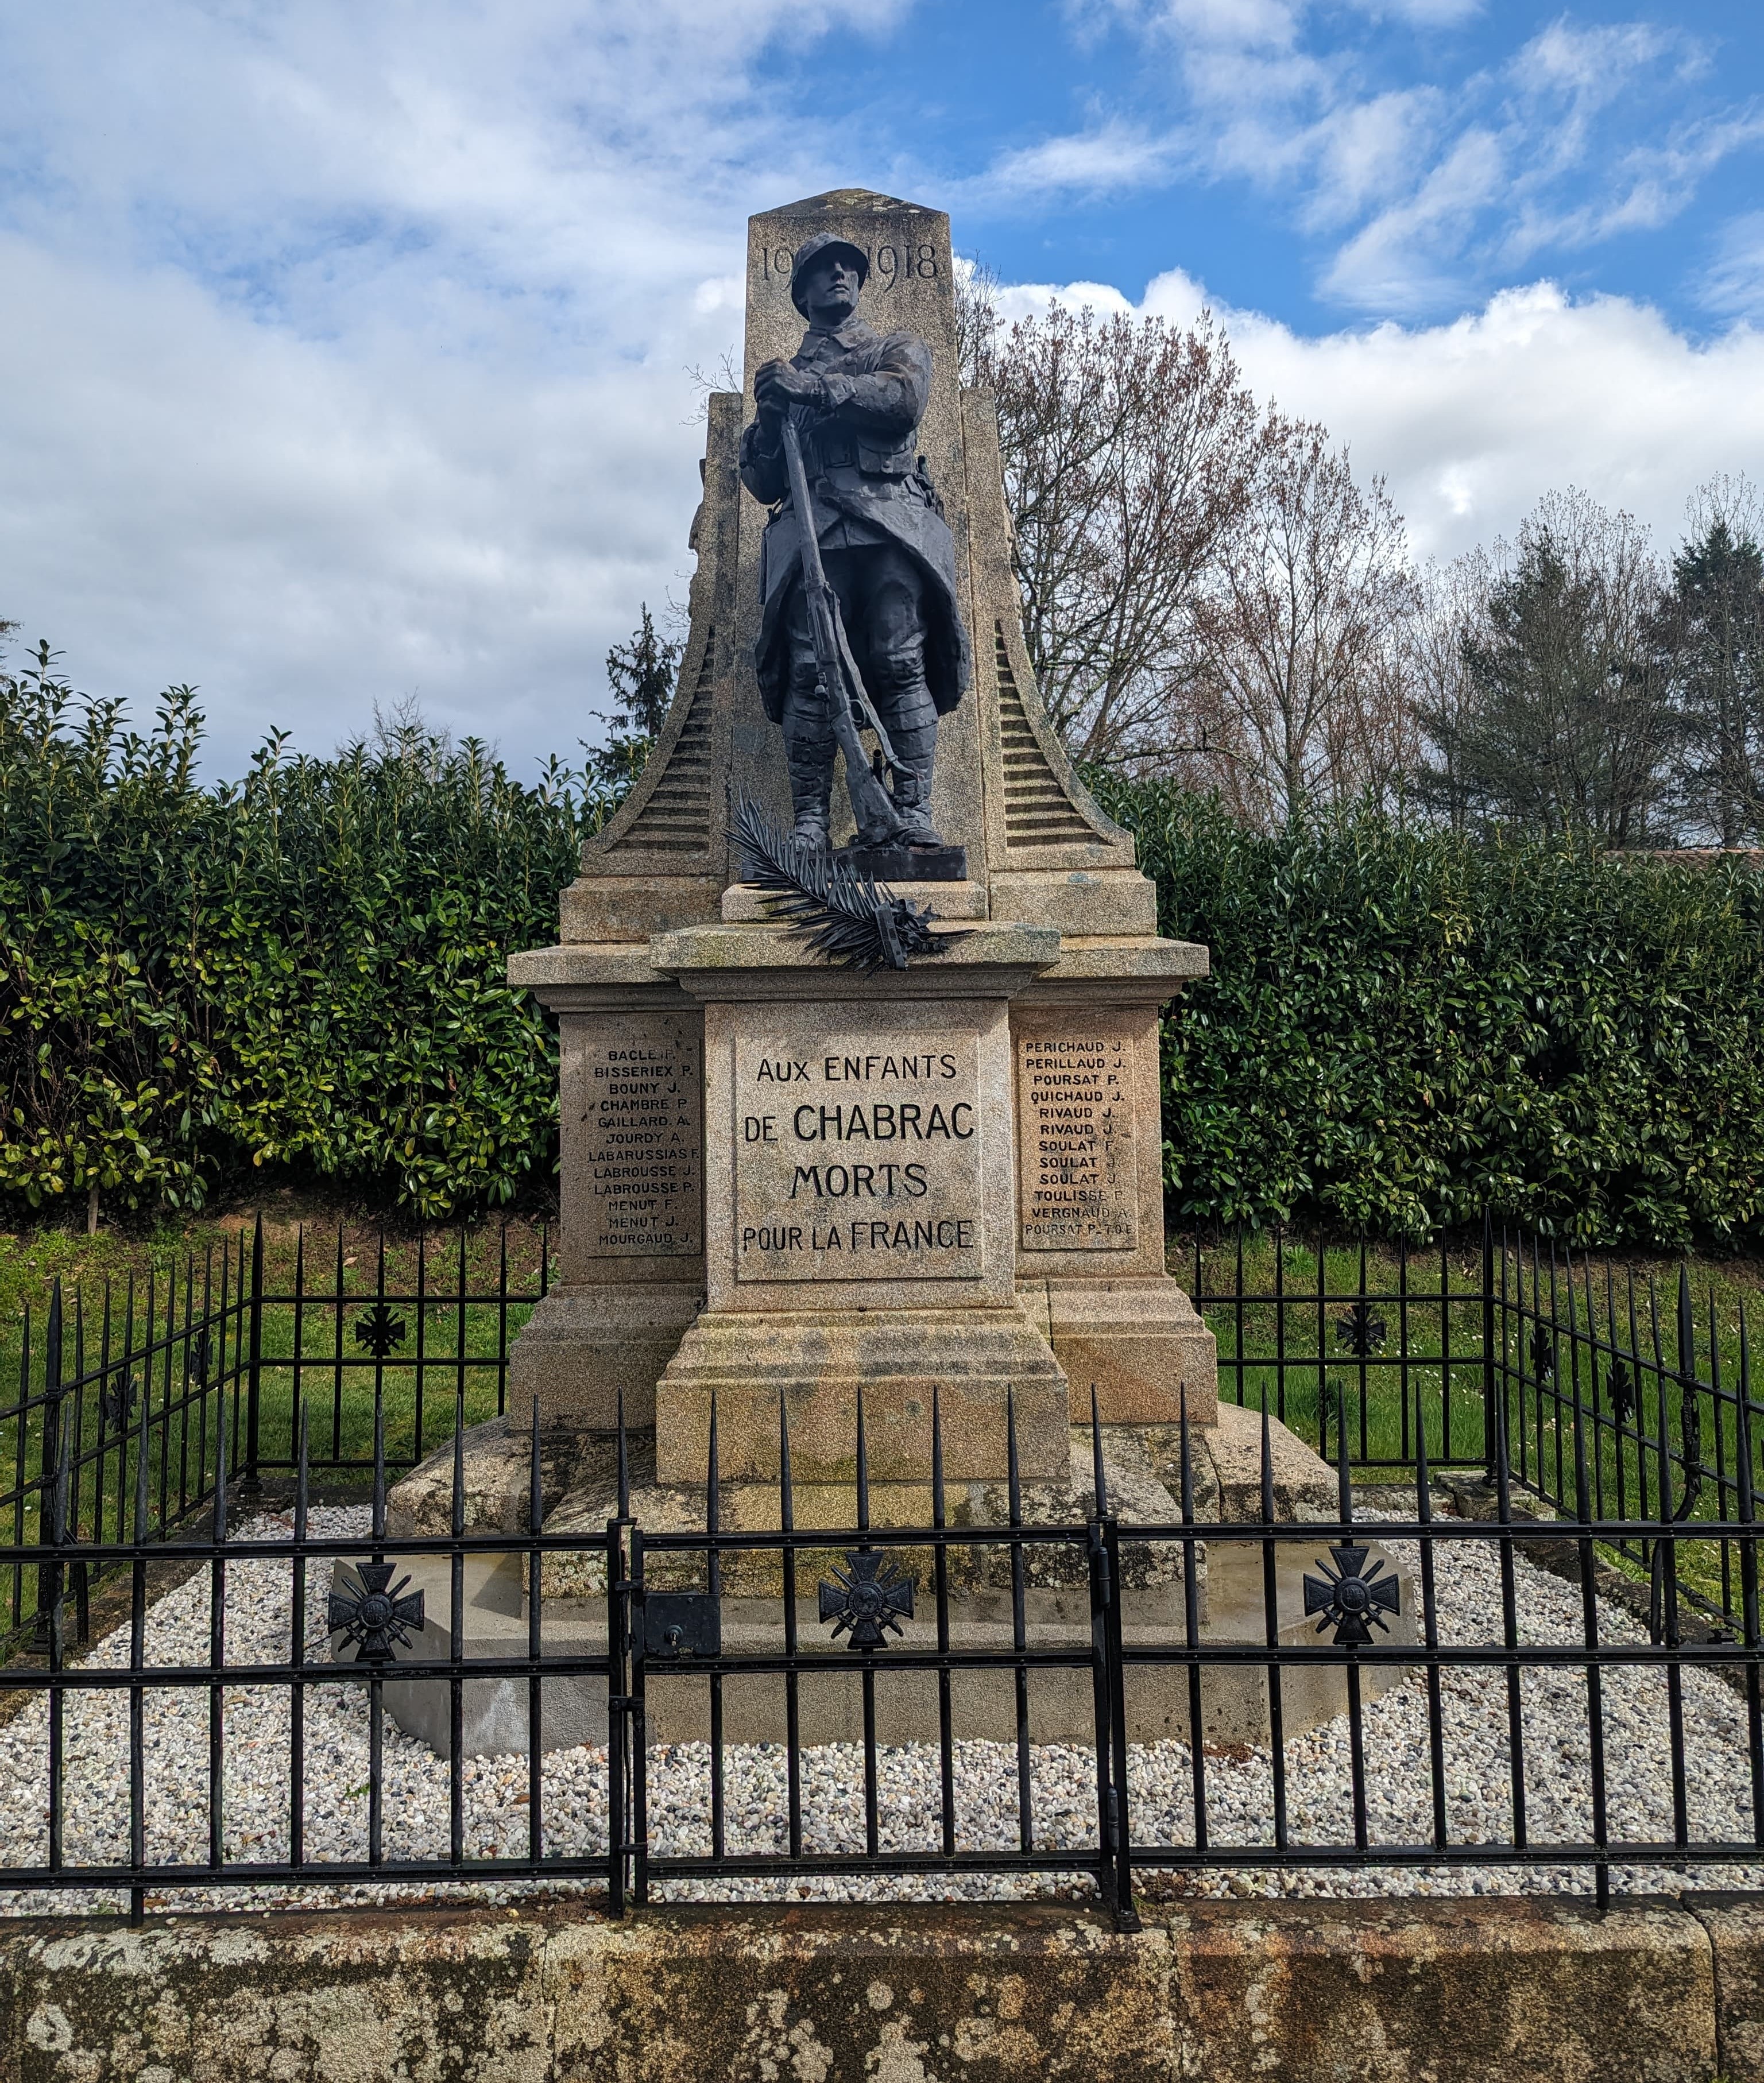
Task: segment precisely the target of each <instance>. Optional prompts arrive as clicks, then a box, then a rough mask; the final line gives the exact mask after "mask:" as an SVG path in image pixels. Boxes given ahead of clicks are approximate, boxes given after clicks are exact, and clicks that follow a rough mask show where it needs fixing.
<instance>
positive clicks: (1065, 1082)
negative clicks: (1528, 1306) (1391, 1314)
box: [509, 191, 1215, 1508]
mask: <svg viewBox="0 0 1764 2083" xmlns="http://www.w3.org/2000/svg"><path fill="white" fill-rule="evenodd" d="M823 231H833V232H836V233H837V234H840V236H841V237H843V238H845V239H850V240H852V242H853V243H856V244H857V245H858V246H860V247H862V248H863V250H864V251H865V252H866V253H867V254H868V255H869V256H870V259H871V264H872V274H871V278H870V282H869V287H868V289H866V292H865V298H866V302H865V315H866V316H867V317H868V318H869V321H870V322H871V323H874V324H875V325H877V326H878V327H882V328H883V329H884V330H888V329H893V328H896V327H899V328H903V329H905V330H907V331H910V332H914V333H916V335H917V336H919V337H920V339H922V340H924V341H925V342H926V343H927V344H928V345H929V349H930V351H931V357H932V372H933V373H932V383H931V389H930V395H929V401H928V403H927V406H926V409H925V413H924V419H923V420H922V422H921V424H920V429H919V430H918V437H917V446H918V450H919V451H920V455H921V457H922V460H923V466H924V469H925V471H927V472H928V474H929V478H930V480H931V482H932V483H933V484H934V485H935V487H936V488H937V495H938V496H939V498H940V499H941V503H942V505H943V508H944V510H945V513H946V515H947V518H948V521H949V524H950V531H951V534H952V537H953V539H954V548H955V563H956V576H957V581H958V594H959V598H960V603H961V611H962V617H963V619H964V621H965V623H966V624H967V631H968V634H969V638H970V641H971V648H972V653H973V667H974V674H973V680H972V683H971V686H970V687H968V689H967V691H966V692H965V693H964V694H963V695H962V699H961V702H960V703H959V704H958V706H957V707H956V708H954V710H953V711H951V712H950V713H949V714H947V715H945V716H944V717H943V718H942V720H941V723H940V725H939V729H938V746H937V768H936V782H935V788H934V792H933V802H932V809H933V816H934V818H935V819H936V822H937V827H938V830H940V831H941V833H942V834H943V835H944V837H945V839H946V840H947V841H948V842H949V843H950V846H952V847H959V848H961V849H962V850H963V853H964V857H965V861H966V867H967V873H966V876H965V877H964V878H963V879H962V880H960V881H933V882H925V883H922V884H920V885H917V886H916V888H914V889H912V893H911V894H912V895H913V897H914V898H915V899H916V901H917V902H921V903H924V902H929V904H931V905H932V906H933V907H934V908H935V910H936V911H937V914H938V915H939V917H940V919H942V920H943V921H945V923H946V924H947V926H948V927H949V928H950V932H951V934H952V936H954V935H955V934H959V935H960V936H962V937H960V938H958V939H955V940H954V944H953V945H952V946H951V947H950V950H949V952H947V953H945V954H943V955H941V956H937V957H917V958H915V959H914V961H912V965H911V966H910V968H908V969H907V970H905V971H903V972H899V973H895V972H890V973H887V974H882V975H878V976H874V977H868V978H865V977H860V976H856V975H853V974H850V973H848V972H846V971H843V970H835V969H832V968H831V967H829V966H828V965H827V964H826V963H825V962H823V961H819V960H818V959H816V958H814V957H810V955H809V954H808V953H806V950H805V949H804V948H803V945H802V943H801V942H800V941H798V940H794V939H793V938H791V937H790V936H788V935H786V934H785V932H783V931H782V930H781V929H780V927H777V926H776V924H774V923H772V920H771V916H770V913H769V911H768V907H767V906H766V904H765V902H764V901H763V899H762V898H761V896H760V894H759V892H758V891H756V890H755V889H751V888H750V887H748V886H747V885H745V884H744V883H743V881H742V873H743V870H744V863H743V860H742V854H741V850H740V848H739V847H738V845H737V844H736V843H734V839H733V835H732V833H731V830H730V806H731V805H732V804H733V803H734V801H735V800H736V799H737V797H738V796H745V797H747V799H749V800H750V801H754V802H756V803H758V804H759V805H761V806H763V807H764V808H765V809H768V811H769V812H770V813H772V814H773V815H775V816H778V817H780V818H787V817H788V801H789V793H788V787H787V784H786V781H785V767H784V754H783V746H782V742H781V738H780V733H779V732H778V729H777V727H776V725H775V724H773V723H772V722H771V721H770V720H768V718H767V716H765V713H764V708H763V706H762V704H761V702H760V699H759V687H758V685H757V682H756V680H755V673H754V667H753V661H752V647H753V643H754V639H755V635H756V633H757V632H758V628H759V612H760V597H759V543H760V538H761V535H762V534H763V533H764V526H765V522H766V513H765V510H764V509H763V508H761V507H760V506H759V505H758V504H757V503H756V502H755V501H754V500H752V499H751V497H750V496H748V495H747V493H746V492H744V491H743V490H742V488H741V485H740V483H739V480H738V475H737V469H736V464H737V453H738V442H739V436H740V429H741V424H742V418H743V416H744V412H745V410H746V408H745V406H744V404H743V400H742V398H741V397H739V396H737V395H733V394H726V395H717V396H716V397H714V398H713V399H712V401H711V405H710V412H709V429H708V437H707V442H706V449H705V458H704V503H703V505H702V506H701V507H700V510H699V513H698V514H697V516H696V518H695V520H694V522H693V525H692V547H693V548H694V549H695V551H696V552H697V556H698V570H697V573H696V577H695V578H694V580H693V583H692V601H691V612H692V626H691V631H690V634H689V636H688V639H687V646H686V650H685V654H684V657H683V660H682V662H681V670H680V678H679V688H678V691H677V692H676V694H675V700H674V703H673V706H672V708H670V712H669V715H668V718H667V720H666V724H665V725H664V727H663V729H662V733H661V734H660V736H659V737H658V740H657V743H656V746H655V750H654V754H653V755H652V757H651V759H650V762H649V767H647V768H646V770H645V773H644V775H643V777H642V779H641V781H640V782H639V783H638V784H637V788H635V789H634V790H633V791H632V795H631V796H630V798H629V799H628V801H627V802H626V803H625V804H624V806H623V807H622V808H621V809H620V812H619V813H618V815H617V816H616V817H615V818H613V819H612V820H611V822H610V823H609V824H608V825H607V826H606V828H605V829H604V830H603V831H601V832H599V833H598V834H596V835H595V836H594V838H593V839H590V841H589V842H588V843H586V846H585V847H584V848H583V852H582V873H581V876H580V877H579V878H578V879H577V881H576V882H575V883H574V884H573V885H571V887H570V888H569V889H568V890H566V891H565V893H564V894H563V899H562V905H561V927H562V939H561V943H560V944H559V945H557V946H556V947H555V948H550V949H540V950H538V951H535V953H531V954H524V955H519V956H517V957H514V960H513V961H511V963H510V972H509V973H510V980H511V981H512V982H514V983H517V984H520V985H524V986H526V987H528V988H530V989H531V990H533V991H535V993H536V994H537V995H539V997H540V998H541V999H543V1000H544V1002H545V1003H546V1004H547V1005H548V1006H549V1007H551V1008H552V1009H553V1010H554V1011H555V1012H556V1013H557V1016H558V1019H559V1026H560V1034H561V1044H562V1055H563V1064H562V1126H561V1136H562V1173H563V1178H562V1192H561V1201H562V1224H561V1235H562V1253H561V1267H560V1278H559V1280H558V1282H557V1283H556V1287H555V1288H554V1290H553V1292H552V1295H551V1296H550V1297H548V1299H547V1301H546V1302H545V1303H544V1304H543V1305H542V1306H541V1307H540V1308H539V1309H538V1310H537V1311H535V1314H534V1316H533V1318H532V1320H531V1322H530V1323H529V1324H528V1325H527V1328H526V1329H525V1330H524V1331H523V1332H522V1334H521V1336H520V1337H519V1339H518V1341H516V1344H515V1347H514V1354H513V1358H512V1361H511V1365H510V1392H511V1396H512V1397H513V1399H514V1405H515V1407H517V1408H524V1407H525V1405H526V1403H527V1399H528V1397H529V1396H533V1395H536V1396H538V1398H539V1405H540V1409H541V1413H542V1417H543V1420H544V1425H545V1426H546V1428H547V1429H548V1430H550V1431H553V1432H556V1433H559V1434H566V1433H569V1432H570V1431H572V1430H574V1431H577V1432H581V1431H583V1430H597V1429H598V1430H605V1429H607V1428H608V1427H610V1426H611V1424H612V1422H614V1415H615V1409H616V1405H617V1400H618V1397H619V1395H620V1392H623V1394H624V1407H625V1410H626V1413H627V1417H628V1419H629V1421H630V1422H631V1423H632V1424H633V1425H636V1426H644V1425H646V1424H649V1422H654V1424H655V1426H656V1429H657V1454H658V1468H660V1470H661V1471H662V1478H663V1480H664V1481H679V1482H696V1483H702V1481H703V1480H704V1476H703V1469H704V1450H705V1445H706V1439H707V1434H708V1431H709V1410H710V1404H711V1399H712V1396H713V1394H714V1396H715V1397H716V1401H717V1412H718V1416H719V1421H720V1428H721V1438H720V1445H721V1455H722V1460H723V1465H724V1468H725V1472H734V1471H740V1477H739V1480H741V1481H754V1482H756V1483H759V1484H762V1485H764V1484H767V1483H772V1484H775V1483H776V1467H775V1465H774V1463H775V1457H776V1447H775V1444H774V1442H775V1439H776V1414H777V1409H778V1403H779V1399H780V1396H782V1398H783V1400H784V1402H785V1405H786V1407H787V1409H788V1410H789V1416H790V1422H791V1424H792V1426H793V1436H794V1439H795V1440H796V1454H797V1470H796V1473H797V1480H798V1481H799V1482H803V1483H807V1484H809V1485H811V1486H814V1485H830V1486H831V1489H830V1491H829V1494H831V1491H832V1490H836V1489H837V1488H838V1486H839V1485H840V1484H842V1483H846V1482H848V1481H850V1475H851V1471H850V1458H851V1451H852V1447H851V1440H852V1431H853V1426H854V1418H855V1407H856V1401H857V1391H858V1388H859V1387H860V1385H861V1387H862V1388H863V1389H864V1392H865V1398H866V1404H867V1412H868V1418H869V1447H870V1473H871V1477H872V1479H873V1481H874V1483H875V1484H877V1485H878V1486H879V1489H881V1490H886V1489H889V1488H890V1486H899V1488H900V1492H901V1495H900V1498H899V1502H901V1503H902V1505H903V1506H904V1503H905V1500H906V1498H907V1496H908V1495H909V1494H918V1495H921V1496H922V1494H923V1486H924V1484H925V1483H926V1482H927V1481H929V1452H930V1449H929V1411H930V1401H931V1396H932V1393H933V1390H935V1391H936V1392H937V1394H938V1395H939V1396H941V1399H942V1403H943V1409H944V1418H945V1447H946V1467H945V1474H946V1477H947V1478H948V1479H949V1480H950V1481H951V1482H958V1481H974V1482H988V1481H993V1480H995V1479H996V1478H999V1477H1001V1476H1002V1473H1003V1470H1004V1467H1005V1426H1004V1413H1005V1407H1006V1401H1007V1398H1009V1400H1010V1401H1013V1403H1014V1405H1015V1409H1016V1413H1017V1439H1018V1448H1019V1453H1020V1457H1021V1461H1022V1473H1023V1477H1024V1480H1025V1481H1026V1482H1030V1483H1031V1484H1033V1483H1036V1482H1040V1481H1047V1482H1050V1483H1055V1484H1057V1482H1058V1481H1059V1480H1060V1470H1061V1469H1063V1468H1064V1455H1065V1445H1064V1426H1066V1424H1067V1423H1068V1422H1071V1421H1072V1420H1074V1419H1076V1420H1078V1421H1081V1422H1088V1420H1089V1412H1090V1396H1091V1390H1092V1387H1093V1385H1094V1388H1095V1390H1096V1394H1097V1398H1098V1405H1099V1406H1100V1408H1101V1409H1102V1415H1103V1418H1104V1419H1105V1422H1107V1423H1110V1424H1111V1425H1115V1426H1124V1427H1131V1426H1148V1425H1150V1426H1156V1425H1160V1424H1167V1423H1170V1422H1173V1421H1174V1418H1175V1417H1176V1415H1177V1413H1178V1409H1179V1408H1180V1405H1181V1399H1182V1394H1183V1392H1184V1391H1186V1393H1187V1403H1188V1409H1189V1414H1190V1417H1191V1419H1192V1420H1193V1422H1195V1423H1196V1424H1197V1425H1202V1426H1203V1425H1205V1424H1206V1423H1207V1422H1208V1420H1209V1418H1210V1417H1211V1414H1212V1409H1213V1405H1214V1398H1215V1384H1214V1365H1213V1358H1212V1340H1211V1338H1210V1337H1209V1336H1208V1333H1207V1332H1206V1330H1205V1329H1204V1327H1203V1325H1201V1324H1200V1322H1199V1319H1198V1318H1197V1317H1196V1316H1195V1313H1194V1311H1193V1310H1192V1308H1190V1306H1189V1304H1188V1303H1187V1299H1186V1298H1185V1297H1184V1295H1182V1291H1181V1290H1180V1289H1179V1288H1178V1287H1177V1286H1176V1284H1175V1283H1174V1282H1173V1281H1171V1280H1170V1278H1169V1277H1168V1275H1167V1274H1166V1272H1165V1265H1164V1228H1163V1198H1162V1172H1163V1139H1162V1130H1161V1122H1160V1118H1159V1093H1158V1074H1157V1023H1158V1018H1159V1015H1160V1012H1161V1008H1162V1007H1163V1006H1164V1005H1165V1004H1166V1003H1168V1001H1169V1000H1170V998H1171V996H1172V995H1174V993H1175V991H1177V990H1178V989H1179V988H1180V987H1181V984H1182V981H1183V979H1184V978H1189V977H1195V976H1200V975H1203V974H1205V970H1206V950H1205V949H1202V948H1198V947H1194V946H1191V945H1190V944H1187V943H1184V942H1181V941H1176V940H1168V939H1165V938H1162V937H1161V936H1159V934H1158V931H1157V907H1156V901H1155V893H1154V891H1153V886H1152V885H1151V883H1150V882H1149V881H1148V879H1147V878H1146V877H1145V876H1144V875H1143V874H1142V873H1141V872H1140V870H1139V868H1138V867H1137V866H1136V862H1135V860H1134V850H1133V843H1132V839H1131V837H1130V836H1129V835H1128V834H1127V833H1125V832H1123V831H1122V830H1120V829H1119V827H1118V826H1115V824H1113V823H1112V822H1110V819H1109V818H1107V817H1106V815H1105V814H1104V813H1103V812H1102V810H1101V809H1100V808H1099V807H1098V805H1097V803H1096V802H1095V801H1094V799H1093V798H1092V797H1091V796H1089V793H1088V792H1087V791H1086V790H1085V788H1084V787H1083V785H1082V784H1081V782H1080V781H1079V780H1078V779H1077V775H1075V774H1074V773H1073V771H1072V768H1071V767H1070V765H1069V763H1068V761H1067V759H1066V758H1065V755H1064V752H1063V750H1061V748H1060V743H1059V741H1058V738H1057V737H1055V734H1054V733H1053V732H1052V730H1051V729H1050V728H1049V726H1048V724H1047V717H1046V715H1045V713H1044V712H1043V708H1042V706H1041V702H1040V699H1039V694H1038V691H1037V689H1036V687H1035V682H1034V671H1033V669H1032V667H1031V665H1030V659H1029V657H1028V654H1027V653H1026V649H1025V648H1024V644H1023V637H1022V621H1021V616H1020V614H1019V611H1018V599H1017V585H1016V581H1015V578H1014V576H1013V572H1012V568H1011V563H1010V523H1009V517H1008V515H1007V514H1006V512H1005V501H1004V492H1003V481H1002V475H1001V472H1000V463H999V454H998V443H997V429H996V416H995V415H994V413H993V412H992V404H991V400H990V399H988V398H987V397H986V396H985V395H984V394H981V393H979V392H975V391H962V389H961V388H960V387H959V385H958V382H957V380H956V376H957V362H956V354H955V312H954V297H953V274H952V263H951V253H950V236H949V224H948V221H947V219H946V218H944V217H943V216H942V215H941V213H939V212H937V211H933V210H927V209H920V208H919V207H917V206H916V205H912V204H908V203H903V202H899V201H895V200H894V199H892V198H890V197H887V196H874V195H869V194H866V193H864V192H858V191H840V192H836V193H835V194H832V195H828V196H816V197H814V198H812V199H811V200H810V201H806V202H803V203H799V204H793V205H790V206H789V207H788V208H786V209H782V210H776V211H772V212H768V213H766V214H765V215H764V216H762V217H758V218H755V219H754V220H753V222H752V224H751V227H750V236H749V243H748V277H747V279H748V307H747V341H746V348H745V353H744V360H743V368H744V380H745V381H746V382H747V385H748V387H749V391H750V394H751V379H752V374H753V371H754V370H755V367H756V366H757V365H759V362H760V361H764V360H765V359H767V358H768V357H771V356H773V355H780V354H781V355H788V354H790V353H793V352H794V350H795V349H796V347H797V344H798V342H799V340H800V339H801V334H802V325H801V320H800V319H799V317H798V315H797V313H796V311H794V310H793V308H792V306H791V303H790V297H789V273H790V268H789V256H790V254H791V252H792V251H793V249H794V248H795V247H797V245H798V244H800V243H801V242H802V240H803V239H806V238H807V237H809V236H810V235H812V234H815V233H817V232H823ZM909 257H910V264H909ZM846 822H848V821H847V820H845V813H844V803H843V796H842V794H841V793H836V794H835V826H836V827H837V829H836V830H835V839H840V838H843V837H844V836H845V835H846V832H845V823H846ZM805 1109H806V1111H805ZM878 1502H879V1503H880V1504H882V1505H886V1502H887V1500H886V1498H878ZM756 1508H757V1507H756Z"/></svg>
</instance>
